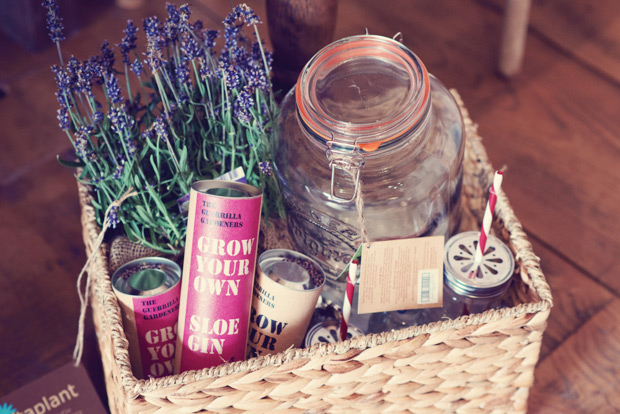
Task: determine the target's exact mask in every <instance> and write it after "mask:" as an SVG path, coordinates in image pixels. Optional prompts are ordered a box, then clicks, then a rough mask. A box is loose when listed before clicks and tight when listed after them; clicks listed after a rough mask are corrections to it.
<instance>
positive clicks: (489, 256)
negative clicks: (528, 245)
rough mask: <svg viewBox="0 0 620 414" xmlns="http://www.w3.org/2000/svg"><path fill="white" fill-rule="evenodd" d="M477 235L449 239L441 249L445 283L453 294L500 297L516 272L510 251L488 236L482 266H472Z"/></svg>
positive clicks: (475, 232) (491, 236)
mask: <svg viewBox="0 0 620 414" xmlns="http://www.w3.org/2000/svg"><path fill="white" fill-rule="evenodd" d="M479 236H480V233H479V232H477V231H468V232H464V233H459V234H456V235H454V236H452V237H451V238H450V239H449V240H448V241H447V242H446V245H445V248H444V280H445V282H446V284H447V285H448V287H450V288H451V289H452V290H453V291H454V292H455V293H457V294H460V295H465V296H470V297H491V296H495V295H499V294H501V293H502V292H503V291H504V290H505V289H506V288H507V287H508V283H509V282H510V278H511V277H512V274H513V272H514V269H515V261H514V258H513V256H512V252H511V251H510V249H509V248H508V246H506V244H504V242H502V241H501V240H500V239H498V238H497V237H495V236H493V235H489V236H488V238H487V243H486V251H485V252H484V255H483V257H482V263H481V264H480V266H479V267H478V269H476V268H475V267H474V254H475V252H476V247H477V245H478V238H479Z"/></svg>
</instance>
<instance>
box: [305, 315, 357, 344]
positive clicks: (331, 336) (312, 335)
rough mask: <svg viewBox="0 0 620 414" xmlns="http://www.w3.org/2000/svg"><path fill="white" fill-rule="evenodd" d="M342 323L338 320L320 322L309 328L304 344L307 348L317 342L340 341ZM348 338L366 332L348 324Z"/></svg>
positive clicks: (329, 342)
mask: <svg viewBox="0 0 620 414" xmlns="http://www.w3.org/2000/svg"><path fill="white" fill-rule="evenodd" d="M339 328H340V324H339V323H338V321H336V320H327V321H323V322H319V323H317V324H316V325H314V326H312V327H311V328H310V329H308V333H307V334H306V338H305V340H304V345H305V347H306V348H309V347H311V346H312V345H316V344H331V343H335V342H339V341H340V329H339ZM347 328H348V330H347V339H351V338H354V337H356V336H364V333H363V332H362V331H361V330H360V329H359V328H358V327H356V326H354V325H351V324H349V325H348V326H347Z"/></svg>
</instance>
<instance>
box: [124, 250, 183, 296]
mask: <svg viewBox="0 0 620 414" xmlns="http://www.w3.org/2000/svg"><path fill="white" fill-rule="evenodd" d="M180 279H181V268H180V267H179V265H178V264H176V263H175V262H173V261H172V260H169V259H165V258H162V257H146V258H142V259H136V260H132V261H131V262H127V263H125V264H124V265H122V266H121V267H119V268H118V269H117V270H116V272H114V274H113V275H112V286H113V287H114V289H115V290H117V291H118V292H120V293H123V294H126V295H131V296H144V297H148V296H154V295H158V294H161V293H164V292H166V291H168V290H169V289H171V288H172V287H173V286H175V285H176V284H177V283H178V282H179V280H180Z"/></svg>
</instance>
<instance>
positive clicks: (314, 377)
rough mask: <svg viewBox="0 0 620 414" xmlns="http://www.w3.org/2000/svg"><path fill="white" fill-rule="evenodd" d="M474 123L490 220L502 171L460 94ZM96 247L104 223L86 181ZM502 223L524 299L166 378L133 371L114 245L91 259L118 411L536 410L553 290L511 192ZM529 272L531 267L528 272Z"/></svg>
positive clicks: (499, 211)
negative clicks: (116, 286) (533, 400)
mask: <svg viewBox="0 0 620 414" xmlns="http://www.w3.org/2000/svg"><path fill="white" fill-rule="evenodd" d="M453 93H454V94H455V96H456V98H457V100H458V101H459V104H460V105H461V109H462V111H463V115H464V118H465V125H466V132H467V147H466V152H465V161H464V166H465V175H464V183H463V200H462V201H463V203H462V205H463V208H464V218H463V223H462V226H461V227H462V230H466V229H472V228H478V223H479V222H480V220H481V218H482V215H483V212H484V208H485V205H486V197H487V189H488V188H489V186H490V184H491V180H492V176H493V169H492V167H491V165H490V164H489V161H488V158H487V155H486V152H485V150H484V147H483V146H482V143H481V138H480V137H479V136H478V135H477V132H476V126H475V124H473V123H472V122H471V120H470V119H469V117H468V114H467V111H466V109H465V107H464V106H463V105H462V103H461V102H460V99H459V97H458V95H457V94H456V93H455V92H453ZM79 193H80V201H81V204H82V224H83V229H84V242H85V244H86V250H87V252H88V253H89V254H90V252H91V251H92V247H93V246H94V240H95V239H96V238H97V235H98V233H99V228H98V227H97V225H96V224H95V220H94V217H95V216H94V210H93V208H92V207H91V206H90V203H89V195H88V190H87V189H86V188H85V187H83V186H82V187H80V188H79ZM493 230H494V233H495V234H496V235H497V236H498V237H500V238H502V239H503V240H504V241H506V242H507V243H508V245H509V246H510V247H511V249H512V250H513V252H514V254H515V257H516V260H517V273H518V276H517V277H515V278H514V279H515V280H514V282H513V286H512V287H511V290H510V293H511V295H510V296H511V298H512V300H513V301H514V305H513V306H511V307H509V308H503V309H501V310H491V311H487V312H485V313H482V314H476V315H469V316H464V317H461V318H459V319H456V320H448V321H443V322H437V323H432V324H429V325H424V326H416V327H411V328H407V329H403V330H400V331H396V332H388V333H382V334H376V335H367V336H363V337H357V338H353V339H351V340H348V341H345V342H339V343H336V344H321V345H316V346H313V347H312V348H308V349H292V350H289V351H287V352H285V353H281V354H278V355H271V356H263V357H259V358H254V359H251V360H247V361H239V362H235V363H227V364H224V365H221V366H218V367H214V368H210V369H204V370H200V371H189V372H185V373H183V374H181V375H175V376H168V377H164V378H160V379H149V380H138V379H136V378H135V377H134V376H133V375H132V372H131V366H130V362H129V354H128V350H127V339H126V337H125V334H124V332H123V328H122V319H121V312H120V308H119V305H118V303H117V300H116V297H115V296H114V293H113V291H112V286H111V284H110V277H109V276H110V274H109V266H108V246H107V245H105V244H104V245H103V246H102V247H100V248H98V249H97V251H96V252H94V254H95V260H94V263H93V265H92V266H91V269H90V277H91V304H92V307H93V319H94V323H95V328H96V332H97V336H98V341H99V348H100V351H101V357H102V359H103V367H104V372H105V382H106V387H107V392H108V397H109V405H110V409H111V411H112V413H172V412H179V413H194V412H201V411H202V412H214V413H220V412H221V413H238V412H248V413H271V412H285V413H303V412H306V413H318V412H330V413H355V414H359V413H380V412H383V413H396V412H415V413H442V412H446V413H447V412H449V413H502V414H504V413H513V412H518V413H520V412H525V411H526V408H527V398H528V392H529V387H530V386H531V385H532V384H533V381H534V367H535V365H536V363H537V361H538V356H539V352H540V346H541V341H542V335H543V331H544V329H545V327H546V323H547V318H548V316H549V311H550V308H551V306H552V303H553V302H552V297H551V292H550V290H549V286H548V284H547V282H546V281H545V278H544V276H543V274H542V271H541V269H540V266H539V259H538V257H536V255H535V254H534V252H533V251H532V246H531V244H530V242H529V241H528V240H527V238H526V236H525V234H524V232H523V229H522V227H521V224H520V223H519V221H518V220H517V218H516V217H515V215H514V212H513V210H512V208H511V207H510V205H509V203H508V199H507V198H506V197H505V195H503V194H502V195H500V197H499V199H498V201H497V205H496V220H495V222H494V227H493ZM519 276H520V277H519Z"/></svg>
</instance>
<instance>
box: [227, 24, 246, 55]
mask: <svg viewBox="0 0 620 414" xmlns="http://www.w3.org/2000/svg"><path fill="white" fill-rule="evenodd" d="M241 27H243V24H239V25H234V24H231V25H227V26H226V27H225V28H224V47H225V48H226V49H227V50H234V49H235V48H236V47H237V46H238V44H239V31H240V30H241Z"/></svg>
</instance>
